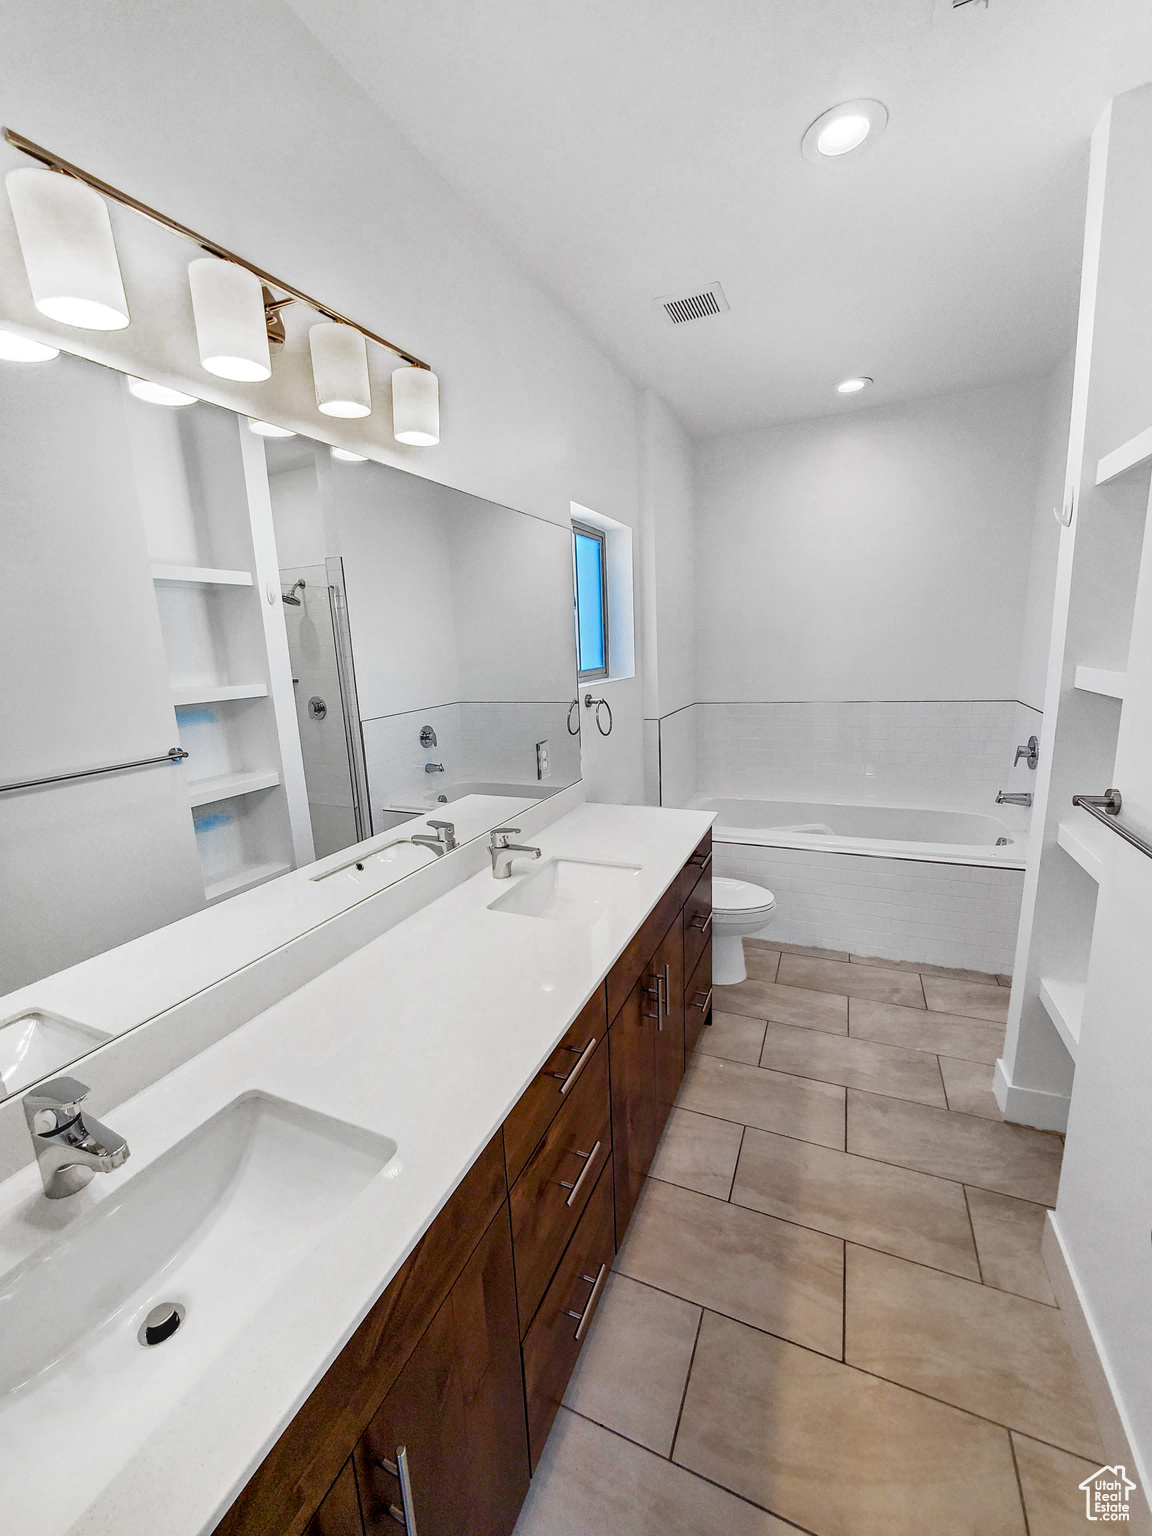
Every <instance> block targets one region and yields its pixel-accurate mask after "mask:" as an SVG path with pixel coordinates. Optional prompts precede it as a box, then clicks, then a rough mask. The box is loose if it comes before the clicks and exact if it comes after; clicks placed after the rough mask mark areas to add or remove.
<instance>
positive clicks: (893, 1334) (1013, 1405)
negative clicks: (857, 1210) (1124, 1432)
mask: <svg viewBox="0 0 1152 1536" xmlns="http://www.w3.org/2000/svg"><path fill="white" fill-rule="evenodd" d="M847 1265H848V1268H847V1278H846V1282H845V1330H844V1333H845V1354H844V1358H845V1360H846V1361H847V1362H848V1364H849V1365H857V1366H860V1367H861V1369H863V1370H866V1371H874V1372H875V1374H876V1375H877V1376H883V1377H884V1378H885V1379H886V1380H888V1381H895V1382H899V1383H900V1384H901V1385H902V1386H906V1387H913V1388H915V1389H916V1390H917V1391H919V1392H925V1393H927V1394H928V1396H930V1397H935V1398H939V1399H940V1400H941V1401H943V1402H946V1403H951V1404H953V1406H955V1407H957V1408H964V1409H967V1410H968V1411H969V1412H971V1413H978V1414H980V1415H981V1416H982V1417H984V1418H987V1419H992V1420H994V1421H995V1422H996V1423H998V1424H1004V1425H1007V1426H1008V1428H1010V1429H1018V1430H1020V1431H1021V1432H1022V1433H1023V1434H1026V1435H1034V1436H1035V1437H1036V1438H1037V1439H1040V1440H1045V1441H1048V1442H1049V1443H1050V1444H1053V1445H1059V1446H1061V1447H1062V1448H1063V1449H1064V1450H1067V1451H1072V1452H1074V1453H1076V1454H1078V1455H1081V1456H1089V1457H1090V1456H1094V1455H1097V1454H1100V1455H1102V1454H1103V1450H1102V1447H1101V1445H1100V1436H1099V1431H1098V1430H1097V1427H1096V1421H1095V1418H1094V1416H1093V1413H1092V1409H1091V1407H1090V1405H1089V1401H1088V1396H1087V1393H1086V1391H1085V1389H1084V1384H1083V1382H1082V1380H1081V1378H1080V1373H1079V1368H1078V1366H1077V1364H1076V1360H1075V1357H1074V1356H1073V1354H1072V1350H1071V1348H1070V1347H1069V1344H1068V1340H1067V1338H1066V1337H1065V1334H1064V1324H1063V1321H1062V1319H1061V1317H1060V1313H1059V1311H1058V1310H1057V1309H1056V1308H1054V1307H1045V1306H1042V1305H1041V1304H1040V1303H1038V1302H1035V1301H1027V1300H1025V1298H1024V1297H1022V1296H1010V1295H1008V1294H1007V1293H1006V1292H1004V1291H997V1290H993V1289H992V1287H991V1286H987V1285H975V1284H973V1283H972V1281H970V1280H960V1279H957V1278H956V1277H955V1276H953V1275H944V1274H941V1273H940V1272H939V1271H938V1270H935V1269H926V1268H925V1267H924V1266H923V1265H921V1264H909V1263H908V1262H907V1261H906V1260H904V1259H896V1258H892V1257H890V1256H889V1255H888V1254H885V1253H875V1252H873V1251H872V1250H871V1249H870V1248H858V1247H855V1246H853V1245H851V1244H849V1246H848V1256H847Z"/></svg>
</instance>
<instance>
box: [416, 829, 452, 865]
mask: <svg viewBox="0 0 1152 1536" xmlns="http://www.w3.org/2000/svg"><path fill="white" fill-rule="evenodd" d="M428 825H429V826H430V827H432V828H433V829H434V830H435V832H436V836H435V837H413V838H409V842H413V843H415V844H416V845H417V847H418V848H431V850H432V852H433V853H434V854H435V855H436V857H437V858H439V857H440V855H441V854H442V853H451V852H452V850H453V849H454V848H456V847H457V846H458V844H457V842H456V824H455V823H454V822H451V821H430V822H429V823H428Z"/></svg>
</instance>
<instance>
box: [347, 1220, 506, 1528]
mask: <svg viewBox="0 0 1152 1536" xmlns="http://www.w3.org/2000/svg"><path fill="white" fill-rule="evenodd" d="M356 1471H357V1476H358V1478H359V1482H360V1490H361V1497H362V1499H363V1507H364V1525H365V1529H366V1531H367V1532H368V1536H385V1533H387V1536H395V1531H396V1526H397V1524H399V1525H401V1526H403V1527H404V1528H406V1529H407V1530H409V1531H410V1532H413V1533H416V1536H508V1533H509V1532H511V1530H512V1528H513V1526H514V1525H515V1524H516V1517H517V1515H518V1513H519V1510H520V1505H521V1503H522V1502H523V1499H524V1495H525V1493H526V1492H527V1489H528V1445H527V1434H526V1428H525V1420H524V1398H523V1387H522V1379H521V1373H520V1354H519V1330H518V1328H517V1325H516V1300H515V1287H514V1280H513V1272H512V1234H511V1229H510V1226H509V1222H508V1211H507V1207H504V1208H503V1209H501V1211H500V1212H499V1213H498V1214H497V1216H496V1219H495V1220H494V1221H493V1223H492V1225H491V1226H490V1227H489V1229H488V1231H487V1232H486V1233H485V1235H484V1238H483V1239H482V1241H481V1243H480V1246H479V1247H478V1248H477V1250H476V1252H475V1253H474V1254H473V1255H472V1258H471V1259H469V1261H468V1263H467V1264H466V1265H465V1267H464V1270H463V1272H462V1273H461V1275H460V1278H459V1279H458V1280H457V1281H456V1284H455V1285H454V1286H453V1287H452V1290H451V1291H450V1292H449V1294H448V1296H447V1297H446V1299H445V1300H444V1302H443V1304H442V1305H441V1307H440V1310H439V1311H438V1312H437V1314H436V1316H435V1317H434V1318H433V1320H432V1323H431V1324H430V1326H429V1328H428V1330H427V1332H426V1333H425V1334H424V1337H423V1338H422V1339H421V1340H420V1343H419V1344H418V1345H417V1346H416V1349H415V1351H414V1352H413V1354H412V1357H411V1358H410V1359H409V1361H408V1364H407V1365H406V1366H405V1367H404V1369H403V1371H401V1373H400V1375H399V1376H398V1377H397V1378H396V1381H395V1383H394V1384H393V1386H392V1388H391V1390H390V1391H389V1393H388V1395H387V1397H386V1398H385V1399H384V1402H383V1403H382V1404H381V1406H380V1409H379V1411H378V1412H377V1414H376V1416H375V1417H374V1418H373V1420H372V1422H371V1423H370V1424H369V1426H368V1428H367V1429H366V1430H365V1432H364V1434H363V1436H362V1437H361V1440H360V1443H359V1445H358V1446H357V1448H356Z"/></svg>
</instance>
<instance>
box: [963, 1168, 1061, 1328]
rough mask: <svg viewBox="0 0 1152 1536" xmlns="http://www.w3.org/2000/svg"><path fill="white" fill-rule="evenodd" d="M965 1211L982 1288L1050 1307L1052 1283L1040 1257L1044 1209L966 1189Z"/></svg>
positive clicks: (1054, 1298) (1045, 1214)
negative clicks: (1041, 1302) (969, 1220)
mask: <svg viewBox="0 0 1152 1536" xmlns="http://www.w3.org/2000/svg"><path fill="white" fill-rule="evenodd" d="M968 1209H969V1211H970V1212H971V1215H972V1231H973V1233H974V1234H975V1237H976V1252H977V1253H978V1254H979V1256H980V1269H981V1272H982V1274H983V1276H984V1284H985V1285H994V1286H995V1287H996V1288H997V1290H1001V1291H1014V1292H1015V1294H1016V1295H1017V1296H1030V1297H1031V1298H1032V1300H1033V1301H1044V1302H1047V1303H1048V1305H1049V1306H1052V1307H1054V1306H1055V1305H1056V1297H1055V1295H1054V1293H1053V1290H1052V1282H1051V1281H1050V1280H1049V1278H1048V1271H1047V1269H1046V1268H1045V1265H1044V1260H1043V1258H1042V1257H1041V1256H1040V1242H1041V1239H1042V1237H1043V1235H1044V1220H1045V1217H1046V1216H1047V1214H1048V1213H1047V1211H1046V1210H1045V1208H1044V1207H1043V1206H1042V1205H1034V1204H1033V1203H1032V1202H1031V1201H1029V1200H1013V1199H1012V1197H1011V1196H1010V1195H996V1194H993V1193H992V1192H991V1191H990V1190H987V1189H970V1190H969V1191H968Z"/></svg>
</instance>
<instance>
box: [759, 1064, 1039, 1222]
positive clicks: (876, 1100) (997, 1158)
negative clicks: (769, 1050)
mask: <svg viewBox="0 0 1152 1536" xmlns="http://www.w3.org/2000/svg"><path fill="white" fill-rule="evenodd" d="M746 1070H747V1069H746ZM766 1129H768V1130H771V1129H773V1127H771V1126H768V1127H766ZM846 1150H847V1151H849V1152H855V1153H857V1154H858V1155H859V1156H861V1157H875V1158H877V1159H878V1160H879V1161H880V1162H883V1163H899V1164H900V1165H901V1166H902V1167H904V1168H916V1169H918V1170H919V1171H920V1172H921V1173H934V1174H937V1175H938V1176H939V1177H940V1178H942V1179H956V1180H958V1181H959V1182H960V1183H962V1184H975V1185H976V1186H977V1187H978V1188H980V1189H992V1190H996V1191H998V1192H999V1193H1000V1194H1002V1195H1016V1196H1017V1197H1018V1198H1019V1199H1021V1200H1035V1201H1037V1202H1038V1203H1039V1204H1041V1205H1055V1204H1056V1191H1057V1188H1058V1187H1059V1183H1060V1159H1061V1157H1062V1156H1063V1152H1064V1148H1063V1146H1062V1144H1061V1142H1060V1138H1059V1137H1058V1136H1056V1135H1055V1134H1053V1133H1052V1132H1051V1131H1034V1130H1032V1129H1030V1128H1029V1127H1028V1126H1024V1125H1008V1124H1005V1123H1003V1122H998V1121H995V1120H981V1119H979V1118H978V1117H977V1116H976V1115H958V1114H955V1113H954V1112H953V1111H952V1110H947V1109H931V1108H929V1107H928V1106H927V1105H925V1104H910V1103H908V1102H906V1101H905V1100H903V1099H891V1098H885V1097H883V1096H882V1095H880V1094H876V1093H861V1092H860V1091H859V1090H858V1089H853V1088H850V1089H848V1140H847V1144H846Z"/></svg>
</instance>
